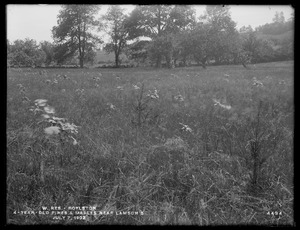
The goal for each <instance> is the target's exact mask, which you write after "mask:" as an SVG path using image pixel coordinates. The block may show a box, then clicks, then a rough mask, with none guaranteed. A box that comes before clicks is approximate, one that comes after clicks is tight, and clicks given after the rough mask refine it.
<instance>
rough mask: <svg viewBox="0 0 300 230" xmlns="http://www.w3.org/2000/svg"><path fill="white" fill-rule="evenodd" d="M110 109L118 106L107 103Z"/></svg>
mask: <svg viewBox="0 0 300 230" xmlns="http://www.w3.org/2000/svg"><path fill="white" fill-rule="evenodd" d="M107 105H108V106H109V108H110V109H116V106H114V105H113V104H112V103H107Z"/></svg>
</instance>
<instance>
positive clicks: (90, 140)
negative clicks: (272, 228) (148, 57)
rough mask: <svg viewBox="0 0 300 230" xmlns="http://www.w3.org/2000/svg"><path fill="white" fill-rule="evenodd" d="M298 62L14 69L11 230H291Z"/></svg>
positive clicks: (9, 99)
mask: <svg viewBox="0 0 300 230" xmlns="http://www.w3.org/2000/svg"><path fill="white" fill-rule="evenodd" d="M293 65H294V63H293V62H279V63H266V64H256V66H251V69H244V68H243V67H242V66H215V67H208V68H207V69H206V70H204V69H202V68H201V67H190V68H176V69H161V70H157V69H152V68H135V69H129V68H126V69H103V70H102V69H8V70H7V78H8V79H7V82H8V91H7V213H8V214H7V221H8V223H12V224H46V223H48V224H55V223H60V224H137V225H144V224H168V225H169V224H176V225H178V224H183V225H190V224H193V225H194V224H195V225H228V224H230V225H240V224H257V225H293V223H294V217H293V199H294V194H293V183H294V182H293V178H294V172H293V167H294V163H293V136H294V134H293V127H294V123H293V122H294V117H293V115H294V92H293V90H294V89H293V74H294V73H293ZM37 99H45V100H46V101H43V100H37ZM42 206H43V207H48V208H49V209H50V208H51V207H61V208H66V211H69V210H67V209H68V207H82V206H88V207H96V210H97V211H102V212H103V213H104V211H105V212H110V213H113V214H109V215H102V214H99V213H98V214H95V215H87V214H82V213H81V214H78V215H77V216H74V215H68V214H66V215H64V214H63V215H60V214H57V213H55V212H53V214H51V213H50V214H49V215H46V214H42V213H39V211H41V210H42ZM18 211H19V212H20V211H27V213H23V214H20V213H19V214H18V213H17V212H18ZM56 211H57V210H56ZM60 211H63V210H60ZM128 211H130V212H134V213H135V212H136V213H138V214H137V215H135V214H134V215H133V214H132V215H131V214H128V213H127V214H126V213H125V214H124V215H118V213H119V214H120V213H121V212H128ZM57 216H58V217H62V216H66V218H57ZM80 216H81V217H80Z"/></svg>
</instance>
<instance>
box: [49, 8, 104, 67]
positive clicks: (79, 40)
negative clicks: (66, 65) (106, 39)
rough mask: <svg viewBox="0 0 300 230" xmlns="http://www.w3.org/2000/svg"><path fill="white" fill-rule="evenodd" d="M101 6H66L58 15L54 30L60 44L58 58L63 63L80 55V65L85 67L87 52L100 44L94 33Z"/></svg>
mask: <svg viewBox="0 0 300 230" xmlns="http://www.w3.org/2000/svg"><path fill="white" fill-rule="evenodd" d="M98 10H99V6H95V5H64V6H63V7H62V9H61V11H60V12H59V15H58V26H54V27H53V29H52V33H53V38H54V39H55V42H56V43H57V44H58V46H57V48H56V58H57V59H58V60H59V61H60V62H62V61H63V60H65V58H67V57H70V56H73V55H75V54H78V59H79V65H80V67H81V68H83V66H84V61H85V60H86V55H87V50H89V49H91V48H93V47H94V46H96V45H97V43H99V42H100V39H99V38H98V37H97V36H95V35H94V34H93V33H92V31H93V28H94V27H95V26H97V25H98V22H97V21H96V20H95V14H96V13H97V12H98Z"/></svg>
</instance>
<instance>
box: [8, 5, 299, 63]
mask: <svg viewBox="0 0 300 230" xmlns="http://www.w3.org/2000/svg"><path fill="white" fill-rule="evenodd" d="M99 10H100V6H95V5H66V6H62V9H61V11H60V13H59V15H58V25H57V26H54V27H53V29H52V35H53V40H54V41H53V42H48V41H44V42H41V43H39V44H38V43H37V42H36V41H35V40H33V39H29V38H28V39H25V40H16V41H14V42H13V43H11V42H10V41H8V40H7V65H8V66H17V67H22V66H26V67H28V66H38V67H41V66H43V67H58V66H61V67H63V66H67V67H71V66H73V67H84V66H87V65H89V66H99V67H113V66H114V67H124V66H125V67H126V66H127V67H128V66H130V67H133V66H156V67H176V66H190V65H201V66H202V67H203V68H206V66H207V65H220V64H242V65H244V66H245V67H247V64H249V63H261V62H272V61H285V60H291V59H293V56H294V52H293V46H294V16H293V15H291V18H289V19H288V20H286V19H285V18H284V16H283V13H282V12H276V13H275V15H274V18H273V22H272V23H267V24H265V25H262V26H259V27H257V28H255V29H253V28H252V27H251V26H248V27H246V26H244V27H242V28H240V29H239V30H237V29H236V23H235V22H234V21H233V20H232V19H231V15H230V7H229V6H224V7H223V6H207V7H206V10H205V12H204V14H203V15H201V16H200V17H198V18H196V16H195V15H196V13H195V9H194V8H193V7H191V6H169V5H150V6H136V7H135V9H134V10H133V11H132V12H131V13H130V14H129V15H127V14H125V13H124V10H123V9H122V8H121V6H111V7H109V9H108V10H107V12H106V13H105V14H104V15H103V16H101V17H100V18H96V15H97V14H98V12H99ZM96 32H102V33H105V34H106V35H107V36H108V38H109V39H108V40H107V41H106V42H105V43H104V41H103V40H102V39H101V38H102V37H103V36H102V37H101V36H99V35H97V34H96Z"/></svg>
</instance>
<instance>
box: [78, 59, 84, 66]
mask: <svg viewBox="0 0 300 230" xmlns="http://www.w3.org/2000/svg"><path fill="white" fill-rule="evenodd" d="M83 64H84V62H83V57H80V58H79V65H80V68H83Z"/></svg>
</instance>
